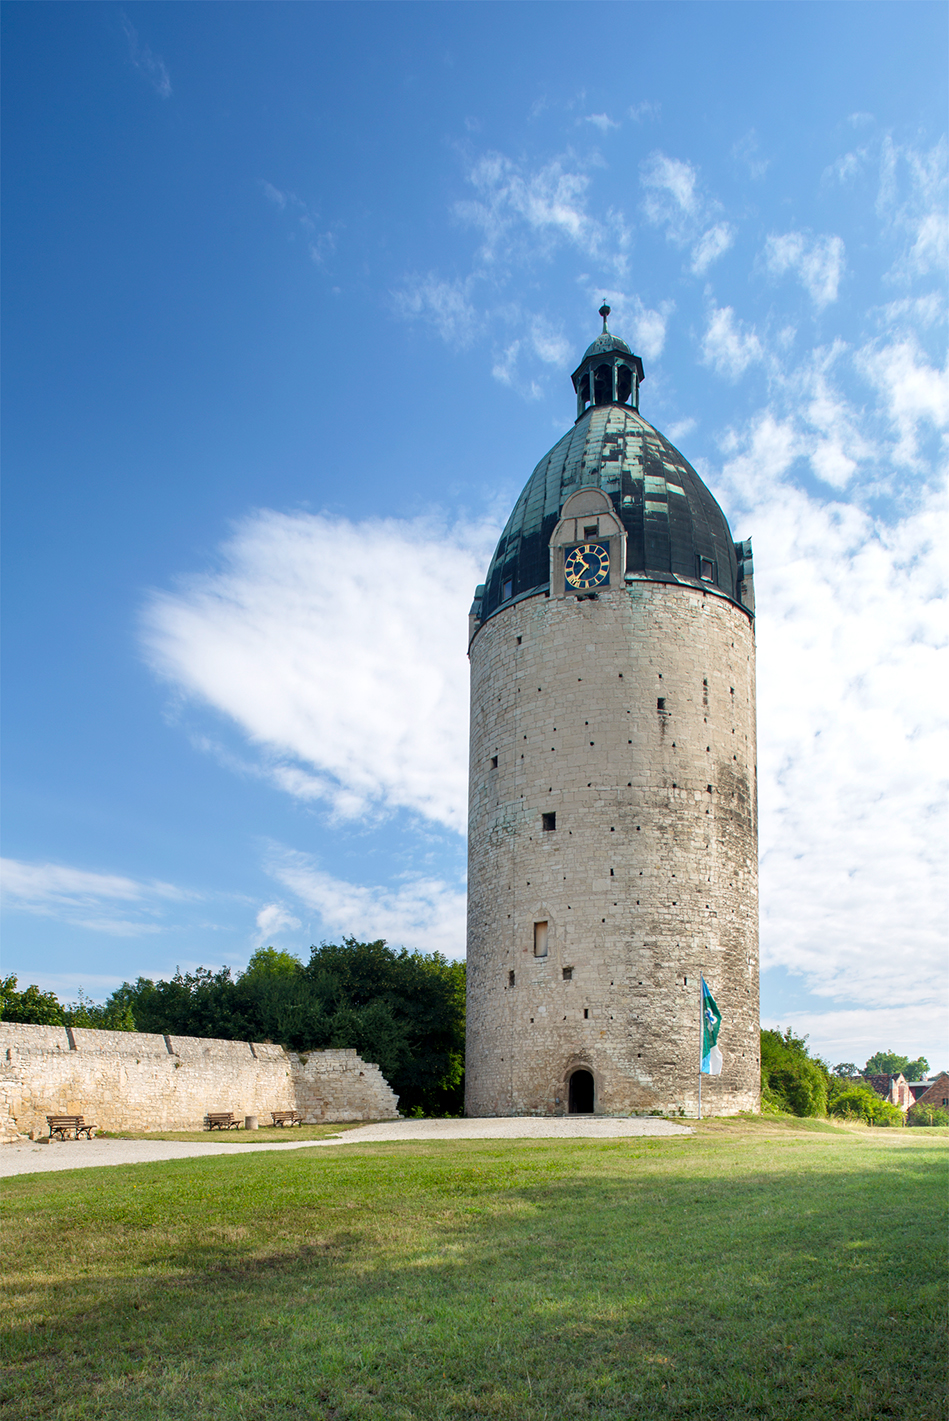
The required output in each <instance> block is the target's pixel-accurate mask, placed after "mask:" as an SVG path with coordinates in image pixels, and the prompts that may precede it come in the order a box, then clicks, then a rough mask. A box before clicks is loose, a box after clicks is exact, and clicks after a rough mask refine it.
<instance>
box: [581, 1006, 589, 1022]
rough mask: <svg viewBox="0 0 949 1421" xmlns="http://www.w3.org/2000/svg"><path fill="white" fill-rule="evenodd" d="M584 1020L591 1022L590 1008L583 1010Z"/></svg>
mask: <svg viewBox="0 0 949 1421" xmlns="http://www.w3.org/2000/svg"><path fill="white" fill-rule="evenodd" d="M583 1020H584V1021H589V1020H590V1008H589V1007H584V1008H583Z"/></svg>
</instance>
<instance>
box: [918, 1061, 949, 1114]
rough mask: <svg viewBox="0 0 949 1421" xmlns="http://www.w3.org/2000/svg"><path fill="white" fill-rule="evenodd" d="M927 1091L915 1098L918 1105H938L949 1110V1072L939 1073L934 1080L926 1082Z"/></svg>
mask: <svg viewBox="0 0 949 1421" xmlns="http://www.w3.org/2000/svg"><path fill="white" fill-rule="evenodd" d="M928 1086H929V1088H928V1090H925V1091H924V1092H923V1094H922V1095H920V1096H918V1097H917V1101H918V1102H919V1103H925V1104H926V1105H940V1106H942V1108H943V1109H944V1110H949V1071H940V1073H939V1075H938V1076H937V1077H936V1079H935V1080H933V1081H929V1082H928Z"/></svg>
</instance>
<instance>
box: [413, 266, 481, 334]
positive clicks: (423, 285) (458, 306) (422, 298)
mask: <svg viewBox="0 0 949 1421" xmlns="http://www.w3.org/2000/svg"><path fill="white" fill-rule="evenodd" d="M471 285H472V282H471V278H468V279H467V280H466V281H458V280H455V281H443V280H442V279H441V278H440V277H439V276H437V275H436V274H435V273H434V272H431V271H430V272H427V273H425V275H422V276H419V275H416V276H410V277H407V278H406V280H405V282H404V283H403V285H402V286H401V287H400V288H399V290H397V291H393V292H392V306H393V310H394V311H395V313H396V315H398V316H402V317H403V318H404V319H405V320H410V321H423V322H424V323H425V324H426V325H429V326H432V327H433V328H434V329H435V330H436V331H437V332H438V334H439V335H440V336H441V338H442V340H443V341H446V342H447V343H448V344H450V345H457V346H462V347H464V346H468V345H470V344H471V342H472V340H473V339H474V337H475V335H476V334H477V331H478V327H479V324H480V323H479V319H478V315H477V312H476V311H475V308H474V306H473V305H472V303H471V301H470V299H469V292H470V290H471Z"/></svg>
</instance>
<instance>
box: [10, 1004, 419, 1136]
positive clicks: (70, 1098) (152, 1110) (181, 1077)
mask: <svg viewBox="0 0 949 1421" xmlns="http://www.w3.org/2000/svg"><path fill="white" fill-rule="evenodd" d="M226 1110H230V1111H231V1112H233V1114H234V1115H236V1116H238V1117H240V1118H243V1117H244V1116H245V1115H256V1116H258V1118H259V1120H260V1123H261V1124H262V1125H269V1124H270V1112H271V1110H297V1111H299V1112H300V1114H301V1115H303V1117H304V1119H305V1120H308V1121H313V1122H318V1121H332V1122H343V1121H351V1120H379V1119H391V1118H393V1117H394V1116H395V1115H397V1114H398V1097H397V1096H395V1095H394V1094H393V1092H392V1091H391V1090H390V1089H389V1086H388V1084H387V1083H386V1081H385V1079H384V1077H383V1075H382V1072H381V1071H380V1070H379V1067H378V1066H374V1065H370V1064H368V1063H367V1062H365V1061H363V1060H362V1059H361V1058H360V1057H359V1056H357V1054H356V1052H355V1051H312V1052H309V1053H308V1054H307V1055H295V1054H294V1053H292V1052H288V1051H285V1050H284V1048H283V1047H282V1046H274V1045H272V1044H271V1043H269V1042H263V1043H262V1042H251V1041H217V1040H211V1039H204V1038H200V1037H190V1036H160V1035H150V1034H147V1033H145V1032H133V1031H89V1030H83V1029H80V1028H78V1027H55V1026H26V1025H21V1024H19V1023H17V1022H3V1021H0V1129H2V1130H3V1132H4V1134H5V1136H6V1138H13V1137H15V1136H16V1135H18V1134H19V1135H27V1134H30V1133H31V1132H37V1133H41V1134H42V1133H45V1132H46V1116H47V1115H83V1116H85V1118H86V1119H87V1120H90V1121H93V1122H94V1123H95V1124H97V1125H98V1126H99V1127H100V1128H101V1129H102V1130H141V1131H149V1130H195V1129H201V1128H202V1125H203V1121H204V1117H205V1115H206V1114H208V1113H209V1112H213V1111H226Z"/></svg>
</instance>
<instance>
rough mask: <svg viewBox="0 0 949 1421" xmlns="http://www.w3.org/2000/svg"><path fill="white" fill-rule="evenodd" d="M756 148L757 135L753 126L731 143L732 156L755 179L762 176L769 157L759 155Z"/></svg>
mask: <svg viewBox="0 0 949 1421" xmlns="http://www.w3.org/2000/svg"><path fill="white" fill-rule="evenodd" d="M758 148H759V145H758V135H757V133H756V132H755V130H754V129H753V128H750V129H749V130H748V132H747V133H745V134H743V135H742V137H741V138H739V139H738V141H737V143H734V144H733V145H732V157H733V158H734V159H735V161H736V162H738V163H741V164H742V166H743V167H745V168H747V169H748V172H749V174H750V175H751V177H753V178H754V179H755V180H756V181H757V180H758V179H760V178H763V177H764V175H765V174H766V173H767V171H768V166H769V164H770V159H768V158H761V157H759V155H758Z"/></svg>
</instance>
